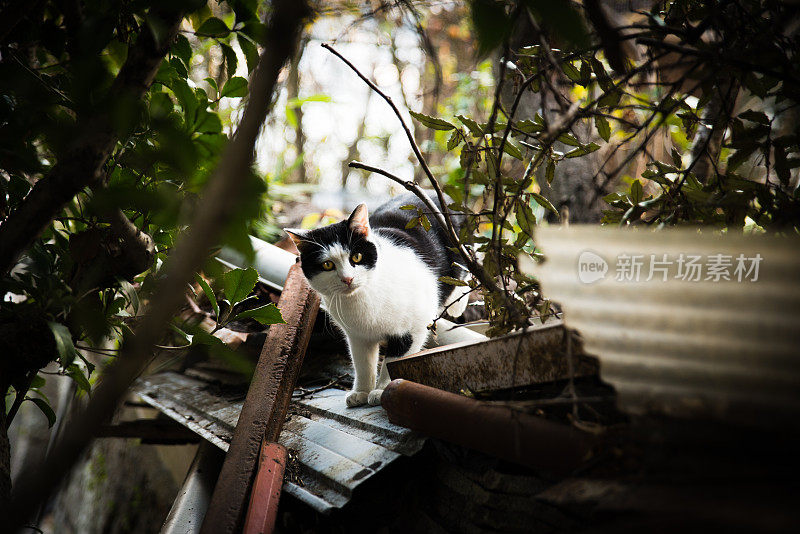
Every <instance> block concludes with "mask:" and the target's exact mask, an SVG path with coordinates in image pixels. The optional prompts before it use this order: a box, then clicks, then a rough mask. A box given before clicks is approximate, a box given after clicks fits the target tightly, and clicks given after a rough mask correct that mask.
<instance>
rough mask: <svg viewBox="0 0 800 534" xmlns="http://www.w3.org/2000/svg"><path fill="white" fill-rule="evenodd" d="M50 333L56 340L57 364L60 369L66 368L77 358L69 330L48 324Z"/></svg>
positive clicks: (56, 324) (58, 324) (59, 324)
mask: <svg viewBox="0 0 800 534" xmlns="http://www.w3.org/2000/svg"><path fill="white" fill-rule="evenodd" d="M47 324H48V326H49V327H50V331H52V332H53V337H54V338H55V340H56V352H57V353H58V363H60V364H61V366H62V367H67V366H69V365H70V364H72V362H73V361H74V360H75V358H77V357H78V351H77V350H75V345H74V344H73V343H72V334H70V332H69V329H68V328H67V327H66V326H64V325H63V324H61V323H54V322H48V323H47Z"/></svg>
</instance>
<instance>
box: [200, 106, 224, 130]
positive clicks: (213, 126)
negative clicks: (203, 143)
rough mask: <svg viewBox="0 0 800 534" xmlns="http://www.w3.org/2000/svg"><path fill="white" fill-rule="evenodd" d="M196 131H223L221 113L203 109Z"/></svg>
mask: <svg viewBox="0 0 800 534" xmlns="http://www.w3.org/2000/svg"><path fill="white" fill-rule="evenodd" d="M194 131H195V132H198V133H220V132H222V121H220V120H219V115H217V114H216V113H209V112H208V111H206V110H202V112H201V113H199V116H198V117H197V122H196V123H195V125H194Z"/></svg>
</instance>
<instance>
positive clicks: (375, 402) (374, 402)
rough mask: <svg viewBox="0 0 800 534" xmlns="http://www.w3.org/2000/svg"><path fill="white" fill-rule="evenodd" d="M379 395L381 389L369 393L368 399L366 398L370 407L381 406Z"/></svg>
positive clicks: (381, 392) (381, 391)
mask: <svg viewBox="0 0 800 534" xmlns="http://www.w3.org/2000/svg"><path fill="white" fill-rule="evenodd" d="M381 395H383V390H382V389H373V390H372V391H370V392H369V397H367V402H368V403H369V405H370V406H380V404H381Z"/></svg>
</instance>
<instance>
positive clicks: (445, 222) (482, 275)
mask: <svg viewBox="0 0 800 534" xmlns="http://www.w3.org/2000/svg"><path fill="white" fill-rule="evenodd" d="M322 47H323V48H325V49H326V50H328V51H329V52H330V53H332V54H333V55H335V56H336V57H338V58H339V59H340V60H342V62H344V64H345V65H347V66H348V67H350V69H351V70H352V71H353V72H355V73H356V75H357V76H358V77H359V78H361V80H362V81H363V82H364V83H366V84H367V85H368V86H369V88H370V89H372V90H373V91H375V92H376V93H378V95H379V96H380V97H381V98H383V100H384V101H385V102H386V103H387V104H389V107H391V108H392V111H394V114H395V115H396V116H397V119H398V120H399V121H400V124H401V125H402V127H403V131H404V132H405V134H406V137H407V138H408V142H409V143H410V144H411V149H412V150H413V151H414V155H415V156H416V157H417V161H419V164H420V166H421V167H422V170H423V171H424V172H425V175H426V176H427V177H428V180H429V181H430V184H431V186H432V187H433V190H434V191H435V192H436V197H437V198H438V200H439V205H440V206H441V210H440V209H439V208H438V207H436V206H435V205H434V204H433V203H432V202H430V199H429V198H428V195H426V194H425V192H424V191H423V190H422V189H421V188H420V187H419V186H418V185H416V184H415V183H414V182H406V181H405V180H402V179H400V178H398V177H396V176H394V175H393V174H391V173H389V172H387V171H384V170H383V169H379V168H378V167H371V166H369V165H366V164H364V163H360V162H352V163H351V164H350V166H351V167H354V168H360V169H363V170H368V171H371V172H377V173H378V174H382V175H383V176H386V177H387V178H390V179H392V180H394V181H396V182H397V183H399V184H400V185H402V186H403V187H406V189H409V187H408V186H407V185H406V184H407V183H408V184H413V187H412V188H411V189H409V191H413V192H414V193H415V194H416V195H417V196H418V197H419V198H420V200H422V201H423V202H424V203H425V204H426V206H427V207H428V208H429V209H430V210H431V212H432V213H433V214H434V216H435V217H436V220H437V221H438V222H439V224H440V225H441V227H442V228H443V229H446V230H447V234H448V236H449V238H450V243H451V244H452V245H453V246H454V247H455V248H456V249H457V250H458V253H459V255H460V256H461V258H462V259H463V260H464V262H465V263H466V264H467V268H468V269H469V270H470V272H471V273H472V274H473V275H475V277H476V278H477V279H478V280H479V281H480V282H481V283H482V284H483V285H484V287H486V288H487V289H489V290H490V291H499V290H500V289H499V288H498V287H497V284H495V282H494V280H493V279H492V278H491V277H490V276H489V275H487V274H486V271H484V270H483V267H481V266H480V264H478V262H477V261H475V259H474V258H472V256H471V255H470V254H469V252H467V250H466V249H465V248H464V245H462V244H461V242H460V240H459V238H458V234H457V233H456V230H455V227H454V226H453V222H452V220H451V217H452V214H451V213H450V210H449V209H448V207H447V201H446V200H445V198H444V193H443V192H442V188H441V187H440V186H439V182H438V181H437V180H436V178H435V177H434V176H433V173H432V172H431V169H430V167H428V163H427V162H426V161H425V158H424V157H423V156H422V152H421V151H420V149H419V146H417V143H416V141H415V140H414V135H413V134H412V133H411V130H410V129H409V127H408V125H407V124H406V122H405V120H403V116H402V115H401V113H400V110H399V109H398V108H397V106H396V105H395V103H394V101H393V100H392V99H391V97H389V96H388V95H387V94H386V93H384V92H383V91H381V90H380V89H378V87H377V86H376V85H375V84H374V83H372V81H371V80H370V79H369V78H367V77H366V76H364V75H363V74H362V73H361V72H360V71H359V70H358V69H357V68H356V66H355V65H353V64H352V63H351V62H350V61H348V60H347V59H346V58H345V57H344V56H342V55H341V54H340V53H339V52H337V51H336V50H334V48H333V47H331V46H330V45H329V44H327V43H323V44H322ZM354 164H355V165H354Z"/></svg>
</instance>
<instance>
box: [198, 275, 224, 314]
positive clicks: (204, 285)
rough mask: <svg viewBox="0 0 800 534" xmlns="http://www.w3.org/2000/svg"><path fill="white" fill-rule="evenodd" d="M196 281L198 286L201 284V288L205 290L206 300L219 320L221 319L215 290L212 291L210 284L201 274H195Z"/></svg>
mask: <svg viewBox="0 0 800 534" xmlns="http://www.w3.org/2000/svg"><path fill="white" fill-rule="evenodd" d="M194 279H195V280H197V283H198V284H200V288H201V289H202V290H203V293H205V294H206V298H207V299H208V301H209V302H210V303H211V308H212V309H213V310H214V313H215V314H216V316H217V318H219V304H218V303H217V296H216V295H214V290H212V289H211V286H210V285H208V282H206V281H205V279H204V278H203V277H202V276H200V275H199V274H195V275H194Z"/></svg>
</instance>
